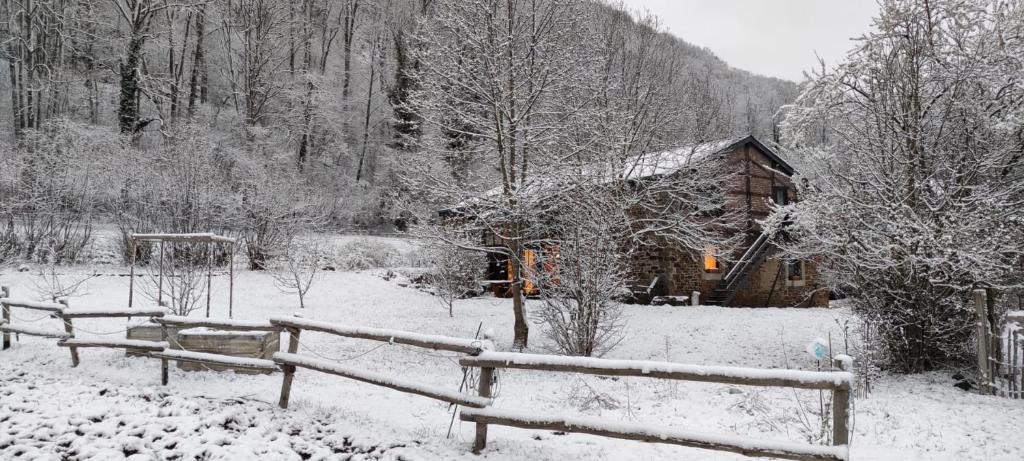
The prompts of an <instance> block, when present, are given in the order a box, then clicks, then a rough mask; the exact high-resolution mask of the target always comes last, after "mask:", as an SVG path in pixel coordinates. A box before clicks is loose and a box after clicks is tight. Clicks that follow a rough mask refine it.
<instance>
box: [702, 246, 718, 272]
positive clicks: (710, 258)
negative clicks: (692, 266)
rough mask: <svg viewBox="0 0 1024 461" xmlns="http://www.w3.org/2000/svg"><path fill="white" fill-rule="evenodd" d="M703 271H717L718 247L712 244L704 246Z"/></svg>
mask: <svg viewBox="0 0 1024 461" xmlns="http://www.w3.org/2000/svg"><path fill="white" fill-rule="evenodd" d="M704 271H705V272H718V249H717V248H715V247H714V246H712V245H708V246H705V247H704Z"/></svg>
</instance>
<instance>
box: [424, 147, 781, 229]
mask: <svg viewBox="0 0 1024 461" xmlns="http://www.w3.org/2000/svg"><path fill="white" fill-rule="evenodd" d="M748 144H749V145H753V146H754V147H755V148H757V150H759V151H761V152H762V153H764V155H765V156H766V157H768V158H769V159H770V160H772V162H773V164H772V165H765V167H767V168H772V169H775V170H778V171H779V172H780V173H783V174H785V175H790V176H791V175H793V173H794V170H793V167H791V166H790V165H789V164H788V163H786V161H785V160H783V159H782V158H781V157H779V156H778V154H776V153H775V152H774V151H772V150H771V149H770V148H769V147H768V146H765V145H764V144H762V143H761V141H758V140H757V138H755V137H754V136H753V135H746V136H737V137H732V138H726V139H720V140H717V141H710V142H704V143H699V144H691V145H688V146H682V147H678V148H675V149H670V150H665V151H659V152H649V153H646V154H640V155H637V156H634V157H632V158H630V159H628V160H626V162H625V163H624V164H623V165H622V168H623V169H622V170H621V171H622V176H621V178H620V177H616V176H615V175H614V173H608V172H605V171H604V170H602V169H601V168H600V167H599V166H597V165H593V168H590V169H589V170H590V172H591V173H592V176H593V177H594V178H596V179H597V180H598V181H599V182H610V181H616V180H622V179H625V180H640V179H644V178H653V177H656V176H665V175H669V174H672V173H675V172H676V171H679V170H680V169H682V168H685V167H687V166H691V165H694V164H695V163H696V162H699V161H701V160H704V159H707V158H710V157H712V156H714V155H717V154H720V153H723V152H728V151H731V150H733V149H735V148H737V147H740V146H745V145H748ZM557 184H558V179H557V175H552V176H538V175H533V177H532V180H531V181H530V182H529V183H528V184H526V185H525V186H524V187H522V188H521V189H520V190H518V191H517V193H518V194H520V195H531V194H535V193H544V192H546V191H551V190H553V189H554V187H555V186H556V185H557ZM501 193H502V188H501V187H500V186H499V187H494V188H491V189H488V190H487V191H484V192H483V193H481V194H480V195H478V196H475V197H470V198H468V199H463V200H462V201H460V202H459V203H458V204H457V205H455V206H453V207H450V208H446V209H443V210H440V211H441V212H442V213H446V212H454V211H457V210H460V209H464V208H467V207H472V206H474V205H476V204H480V203H481V202H484V201H486V200H487V199H491V198H494V197H498V196H500V195H501Z"/></svg>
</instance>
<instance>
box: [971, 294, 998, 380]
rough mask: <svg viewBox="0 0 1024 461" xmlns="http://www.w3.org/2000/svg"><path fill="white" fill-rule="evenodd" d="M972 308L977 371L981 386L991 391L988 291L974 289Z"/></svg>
mask: <svg viewBox="0 0 1024 461" xmlns="http://www.w3.org/2000/svg"><path fill="white" fill-rule="evenodd" d="M974 309H975V316H976V317H977V319H976V320H977V321H976V322H975V325H977V329H976V332H975V334H976V336H977V342H978V350H977V352H978V372H979V373H981V381H982V388H983V389H984V392H986V393H989V392H992V391H993V389H994V386H992V380H993V376H992V362H991V359H990V358H989V345H990V336H991V334H992V325H990V324H989V321H988V293H987V292H986V291H985V289H984V288H978V289H976V290H974Z"/></svg>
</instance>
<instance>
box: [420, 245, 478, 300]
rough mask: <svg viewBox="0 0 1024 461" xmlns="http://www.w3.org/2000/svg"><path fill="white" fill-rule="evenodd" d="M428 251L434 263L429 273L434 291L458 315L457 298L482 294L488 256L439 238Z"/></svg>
mask: <svg viewBox="0 0 1024 461" xmlns="http://www.w3.org/2000/svg"><path fill="white" fill-rule="evenodd" d="M430 245H431V246H430V251H429V252H428V254H429V257H430V260H431V261H432V262H433V267H432V268H431V272H430V274H429V281H430V285H431V287H433V288H434V294H435V295H437V297H438V298H439V299H440V300H441V304H442V305H443V306H444V307H445V308H447V309H448V316H449V317H454V316H455V301H456V300H458V299H464V298H468V297H470V296H473V295H475V294H478V293H479V291H480V286H481V278H482V277H483V275H484V260H483V255H482V254H480V252H477V251H472V250H466V249H463V248H460V247H458V246H453V245H448V244H446V243H445V242H439V241H435V242H433V243H431V244H430Z"/></svg>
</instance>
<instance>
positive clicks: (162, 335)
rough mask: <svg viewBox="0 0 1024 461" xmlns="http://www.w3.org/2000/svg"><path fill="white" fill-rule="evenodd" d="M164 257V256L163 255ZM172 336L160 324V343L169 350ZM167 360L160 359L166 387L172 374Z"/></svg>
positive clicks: (161, 382)
mask: <svg viewBox="0 0 1024 461" xmlns="http://www.w3.org/2000/svg"><path fill="white" fill-rule="evenodd" d="M161 256H162V255H161ZM169 336H170V335H168V334H167V325H164V324H162V323H161V324H160V341H163V342H165V343H167V348H168V349H171V342H170V341H168V338H169ZM168 368H169V367H168V364H167V359H165V358H161V359H160V384H162V385H164V386H166V385H167V383H168V382H169V381H170V378H171V376H170V375H171V373H170V371H169V370H168Z"/></svg>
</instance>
